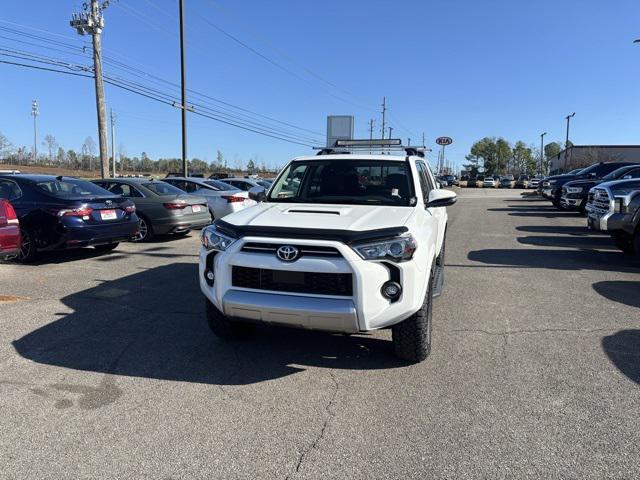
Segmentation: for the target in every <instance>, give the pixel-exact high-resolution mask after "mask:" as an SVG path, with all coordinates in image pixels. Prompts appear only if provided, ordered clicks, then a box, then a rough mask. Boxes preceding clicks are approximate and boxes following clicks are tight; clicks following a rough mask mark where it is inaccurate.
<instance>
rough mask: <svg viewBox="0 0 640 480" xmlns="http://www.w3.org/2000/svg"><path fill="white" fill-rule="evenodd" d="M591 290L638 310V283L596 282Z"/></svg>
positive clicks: (639, 288) (621, 281) (618, 281)
mask: <svg viewBox="0 0 640 480" xmlns="http://www.w3.org/2000/svg"><path fill="white" fill-rule="evenodd" d="M593 289H594V290H595V291H596V292H598V293H599V294H600V295H602V296H603V297H605V298H608V299H609V300H613V301H614V302H618V303H622V304H624V305H629V306H630V307H636V308H640V282H632V281H623V280H612V281H606V282H596V283H594V284H593ZM638 352H640V349H638Z"/></svg>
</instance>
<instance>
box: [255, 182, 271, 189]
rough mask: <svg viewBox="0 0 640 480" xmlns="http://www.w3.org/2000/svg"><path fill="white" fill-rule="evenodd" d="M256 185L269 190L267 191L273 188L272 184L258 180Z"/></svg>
mask: <svg viewBox="0 0 640 480" xmlns="http://www.w3.org/2000/svg"><path fill="white" fill-rule="evenodd" d="M256 183H257V184H258V185H260V186H261V187H264V188H267V189H268V188H270V187H271V182H268V181H266V180H258V181H257V182H256Z"/></svg>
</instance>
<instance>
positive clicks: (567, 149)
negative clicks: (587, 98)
mask: <svg viewBox="0 0 640 480" xmlns="http://www.w3.org/2000/svg"><path fill="white" fill-rule="evenodd" d="M575 116H576V112H573V113H572V114H571V115H567V116H566V117H565V119H566V120H567V139H566V140H565V142H564V166H565V168H566V167H567V157H568V156H569V124H570V123H571V119H572V118H573V117H575Z"/></svg>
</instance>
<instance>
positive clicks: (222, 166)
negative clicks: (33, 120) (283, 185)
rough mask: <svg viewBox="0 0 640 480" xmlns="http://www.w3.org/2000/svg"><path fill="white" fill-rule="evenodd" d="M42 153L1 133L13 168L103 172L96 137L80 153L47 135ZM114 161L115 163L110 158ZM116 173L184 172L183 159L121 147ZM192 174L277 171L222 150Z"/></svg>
mask: <svg viewBox="0 0 640 480" xmlns="http://www.w3.org/2000/svg"><path fill="white" fill-rule="evenodd" d="M41 146H42V147H43V149H42V150H40V149H39V150H38V154H37V158H34V152H33V151H32V150H33V149H32V148H29V147H26V146H21V147H14V146H13V145H12V143H11V142H10V141H9V139H8V138H7V137H6V136H5V135H3V134H2V132H0V163H4V164H10V165H41V166H47V167H64V168H68V169H72V170H86V171H97V170H99V169H100V157H99V156H98V155H97V152H98V147H97V144H96V142H95V141H94V140H93V138H92V137H90V136H89V137H87V138H85V140H84V142H83V143H82V145H81V147H80V149H79V150H78V151H76V150H74V149H68V150H65V149H64V148H62V147H61V146H60V145H59V144H58V142H57V140H56V138H55V137H54V136H53V135H51V134H47V135H45V137H44V139H43V140H42V142H41ZM110 161H113V159H112V158H111V157H110ZM116 170H117V172H118V173H127V172H130V173H133V172H135V173H151V174H153V173H168V172H180V171H182V160H181V159H179V158H158V159H155V160H154V159H152V158H150V157H149V156H148V155H147V153H146V152H142V153H141V154H140V155H136V156H130V155H128V154H127V151H126V148H125V146H124V145H123V144H120V145H119V146H118V151H117V154H116ZM189 171H190V172H192V173H212V172H234V171H235V172H239V171H247V172H248V173H249V174H254V173H268V174H271V173H276V171H275V170H274V169H271V168H269V167H267V165H266V164H265V162H264V161H262V162H258V161H257V160H254V159H252V158H249V159H248V160H247V161H246V163H245V162H244V161H243V160H242V159H239V158H235V159H234V160H233V161H232V162H229V161H228V159H227V158H226V157H225V156H224V154H223V153H222V152H221V151H220V150H218V151H217V152H216V159H215V160H214V161H212V162H206V161H205V160H201V159H199V158H192V159H191V160H189Z"/></svg>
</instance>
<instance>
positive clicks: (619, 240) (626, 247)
mask: <svg viewBox="0 0 640 480" xmlns="http://www.w3.org/2000/svg"><path fill="white" fill-rule="evenodd" d="M611 238H612V239H613V242H614V243H615V244H616V247H618V248H619V249H620V250H622V251H623V252H624V253H626V254H627V255H633V254H634V253H635V251H634V250H635V249H634V248H633V247H634V245H633V243H634V241H633V237H632V236H631V235H629V234H628V233H627V232H614V233H612V234H611Z"/></svg>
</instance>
